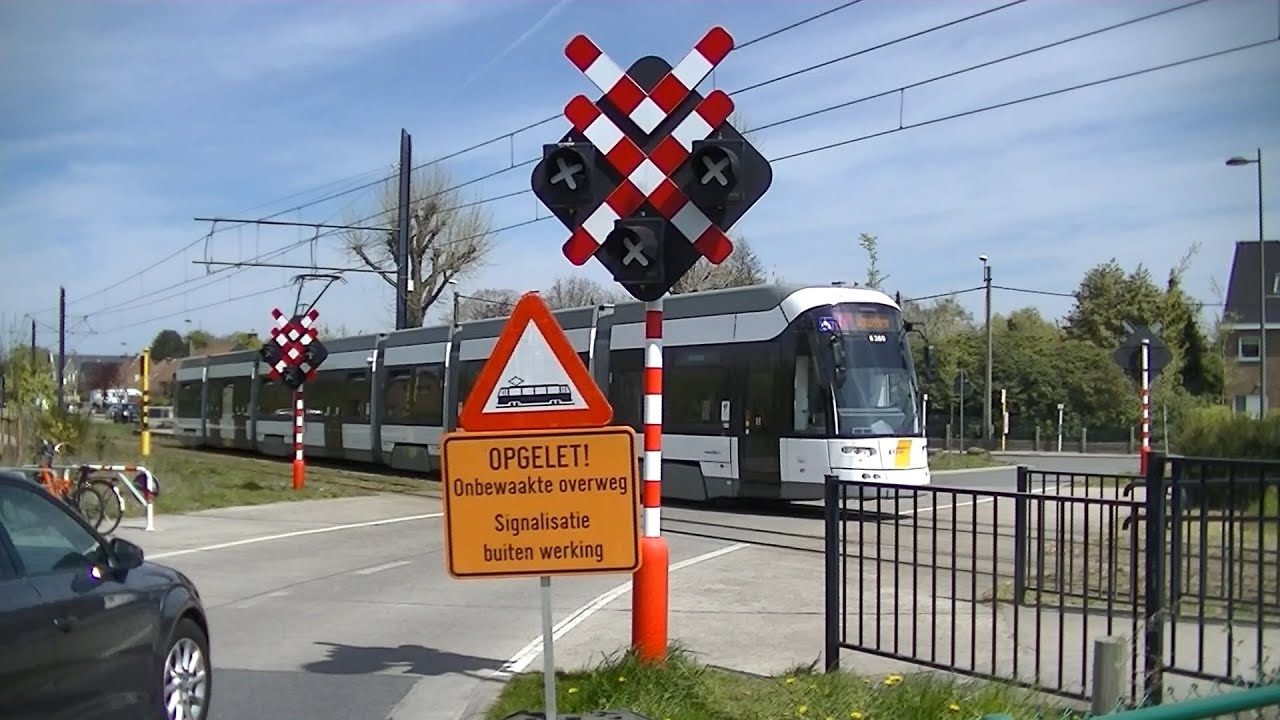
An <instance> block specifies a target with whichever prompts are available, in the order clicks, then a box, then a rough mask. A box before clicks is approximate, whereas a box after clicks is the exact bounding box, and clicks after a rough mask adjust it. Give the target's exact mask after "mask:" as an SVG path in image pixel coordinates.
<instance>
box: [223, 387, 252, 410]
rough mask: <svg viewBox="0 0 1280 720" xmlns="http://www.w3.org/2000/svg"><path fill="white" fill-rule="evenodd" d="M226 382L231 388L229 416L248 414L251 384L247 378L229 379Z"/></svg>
mask: <svg viewBox="0 0 1280 720" xmlns="http://www.w3.org/2000/svg"><path fill="white" fill-rule="evenodd" d="M227 382H228V383H229V384H230V385H231V387H232V388H233V390H232V395H231V398H232V400H231V404H232V409H231V414H232V415H236V416H244V415H248V414H249V390H250V388H251V386H252V384H253V382H252V381H251V380H250V379H249V378H247V377H238V378H229V379H228V380H227Z"/></svg>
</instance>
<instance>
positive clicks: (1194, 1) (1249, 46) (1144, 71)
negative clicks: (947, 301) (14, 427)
mask: <svg viewBox="0 0 1280 720" xmlns="http://www.w3.org/2000/svg"><path fill="white" fill-rule="evenodd" d="M1203 2H1207V0H1192V2H1188V3H1185V4H1183V5H1180V6H1176V7H1174V8H1168V9H1165V10H1162V11H1158V12H1155V13H1149V14H1147V15H1144V16H1141V17H1138V18H1134V19H1131V20H1127V21H1124V22H1121V23H1116V24H1113V25H1110V26H1107V27H1104V28H1100V29H1097V30H1094V31H1090V32H1088V33H1083V34H1080V35H1077V36H1073V37H1071V38H1067V39H1064V40H1059V41H1055V42H1053V43H1048V44H1046V45H1042V46H1039V47H1037V48H1033V49H1030V50H1025V51H1021V52H1018V53H1014V54H1012V55H1009V56H1005V57H1003V58H999V59H997V60H993V61H988V62H985V63H981V64H979V65H975V66H970V67H968V68H965V69H962V70H959V71H953V72H950V73H946V74H944V75H940V76H937V77H934V78H930V79H928V80H925V81H920V82H916V83H911V84H909V85H904V86H902V87H899V88H896V89H894V90H890V91H886V92H885V93H878V94H877V95H876V96H868V97H877V96H884V95H889V94H893V93H896V92H905V90H907V89H911V88H914V87H919V86H921V85H924V84H928V83H930V82H936V81H937V80H939V79H943V78H948V77H954V76H956V75H958V74H961V73H964V72H971V71H973V70H976V69H978V68H982V67H989V66H991V65H993V64H996V63H999V62H1007V61H1009V60H1012V59H1015V58H1018V57H1024V56H1026V55H1028V54H1031V53H1033V52H1039V51H1042V50H1045V49H1048V48H1051V47H1058V46H1060V45H1062V44H1064V43H1067V42H1074V41H1078V40H1080V39H1083V38H1085V37H1091V36H1093V35H1097V34H1099V33H1102V32H1107V31H1110V30H1114V29H1117V28H1119V27H1124V26H1127V25H1132V24H1134V23H1136V22H1141V21H1144V20H1149V19H1152V18H1154V17H1157V16H1160V15H1164V14H1167V13H1169V12H1174V11H1177V10H1181V9H1185V8H1188V7H1192V6H1194V5H1198V4H1201V3H1203ZM1275 41H1276V40H1275V39H1273V40H1266V41H1261V42H1256V43H1250V44H1246V45H1241V46H1237V47H1234V48H1230V49H1227V50H1222V51H1218V52H1214V53H1207V54H1204V55H1200V56H1197V57H1193V58H1187V59H1184V60H1179V61H1175V62H1171V63H1165V64H1162V65H1157V66H1154V67H1149V68H1144V69H1141V70H1137V71H1133V72H1129V73H1123V74H1119V75H1114V76H1110V77H1107V78H1102V79H1099V80H1094V81H1091V82H1087V83H1081V84H1077V85H1074V86H1070V87H1067V88H1060V89H1057V90H1053V91H1048V92H1044V93H1039V94H1036V95H1031V96H1027V97H1023V98H1019V99H1016V100H1012V101H1006V102H1002V103H996V104H992V105H988V106H984V107H981V108H976V109H972V110H968V111H964V112H960V113H954V114H951V115H947V116H943V117H939V118H934V119H931V120H927V121H922V122H918V123H913V124H909V125H908V124H900V125H899V127H897V128H892V129H889V130H885V131H881V132H877V133H871V134H867V135H863V136H859V137H855V138H850V139H848V140H843V141H840V142H836V143H829V144H826V145H822V146H818V147H813V148H809V149H806V150H802V151H798V152H794V153H790V154H787V155H782V156H779V157H776V158H772V159H771V162H782V161H785V160H789V159H792V158H796V157H801V156H805V155H809V154H814V153H818V152H823V151H826V150H830V149H834V148H837V147H843V146H845V145H849V144H852V143H856V142H860V141H863V140H869V139H873V138H878V137H883V136H887V135H891V134H893V133H896V132H901V131H903V130H909V129H915V128H918V127H924V126H927V125H932V124H936V123H940V122H943V121H946V120H952V119H957V118H961V117H967V116H970V115H976V114H979V113H982V112H989V111H991V110H996V109H1001V108H1005V107H1009V106H1012V105H1016V104H1020V103H1024V102H1029V101H1031V100H1038V99H1042V98H1046V97H1050V96H1054V95H1060V94H1064V93H1068V92H1073V91H1076V90H1081V89H1085V88H1089V87H1095V86H1098V85H1102V84H1105V83H1110V82H1116V81H1119V80H1123V79H1128V78H1132V77H1136V76H1139V75H1143V74H1147V73H1151V72H1155V71H1158V70H1165V69H1170V68H1174V67H1179V66H1181V65H1186V64H1190V63H1193V62H1198V61H1201V60H1206V59H1211V58H1214V57H1218V56H1222V55H1226V54H1230V53H1234V52H1240V51H1242V50H1248V49H1252V48H1256V47H1260V46H1262V45H1266V44H1269V43H1271V42H1275ZM868 97H864V98H859V99H857V100H854V101H849V102H845V103H838V104H836V105H832V106H828V107H826V108H822V109H819V110H817V111H810V112H807V113H803V114H800V115H796V116H793V117H791V118H784V119H783V120H779V121H777V122H774V123H771V124H770V125H767V126H762V127H760V128H755V129H752V130H749V131H748V133H750V132H758V131H760V130H763V129H766V128H769V127H776V126H778V125H781V124H784V123H787V122H794V121H795V120H798V119H803V118H806V117H812V116H814V115H816V114H820V113H822V112H828V111H830V110H832V109H836V108H840V107H847V106H849V105H851V104H855V103H857V102H863V101H865V100H866V99H868ZM538 160H539V158H531V159H530V160H527V161H525V162H523V163H519V164H517V165H513V166H511V167H509V168H504V169H502V170H497V171H494V172H491V173H488V174H486V175H484V176H481V177H479V178H475V179H473V180H470V181H467V182H466V183H463V184H460V185H459V186H455V187H461V186H464V185H467V184H472V183H475V182H479V181H481V180H484V179H488V178H490V177H494V176H496V175H499V174H502V173H504V172H509V171H510V170H511V169H514V168H517V167H521V166H526V165H530V164H534V163H536V162H537V161H538ZM452 189H455V188H449V189H446V190H445V191H441V192H442V193H443V192H447V191H448V190H452ZM528 192H530V191H529V190H520V191H515V192H511V193H507V194H505V195H502V196H498V197H495V198H487V199H482V200H479V201H475V202H472V203H469V204H470V205H477V204H481V203H485V202H492V201H494V200H497V199H505V198H510V197H516V196H518V195H523V194H525V193H528ZM437 194H438V193H437ZM432 197H434V195H433V196H432ZM426 199H428V198H423V199H421V200H419V201H416V202H421V201H423V200H426ZM388 212H390V210H384V211H380V212H378V213H375V214H374V215H371V216H369V217H367V218H364V219H362V220H360V221H357V222H358V223H362V222H366V221H368V220H372V219H375V218H377V217H378V216H380V215H385V214H387V213H388ZM547 219H550V216H548V217H542V218H535V219H534V220H531V221H526V222H522V223H518V224H517V225H516V226H514V227H523V226H527V225H530V224H533V223H536V222H541V221H543V220H547ZM505 229H509V228H500V229H498V230H495V231H492V232H493V233H497V232H501V231H503V230H505ZM329 234H331V233H324V234H320V235H318V236H317V237H316V238H311V239H308V240H306V241H304V242H300V243H296V244H294V245H291V246H286V247H285V248H282V249H280V250H277V251H275V252H272V253H269V256H275V255H278V254H279V253H281V252H286V251H287V250H289V249H293V248H294V247H298V246H300V245H302V244H305V242H313V241H315V240H317V239H319V238H320V237H325V236H327V235H329ZM480 236H483V234H482V235H477V236H471V237H466V238H460V239H457V240H455V241H452V242H454V243H456V242H465V241H468V240H471V239H475V237H480ZM253 259H263V256H259V257H258V258H253ZM356 267H359V266H356ZM216 272H221V271H215V273H216ZM236 272H240V271H236ZM211 274H212V273H211ZM232 274H233V275H234V274H235V273H234V272H233V273H232ZM186 282H190V281H186ZM181 284H185V283H179V284H178V285H181ZM171 287H176V286H171ZM166 289H167V288H166ZM156 292H160V291H156ZM152 294H154V293H152ZM130 302H132V301H130ZM126 304H128V303H126ZM102 312H105V310H104V311H99V313H102Z"/></svg>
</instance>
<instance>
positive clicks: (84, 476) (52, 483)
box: [36, 440, 124, 533]
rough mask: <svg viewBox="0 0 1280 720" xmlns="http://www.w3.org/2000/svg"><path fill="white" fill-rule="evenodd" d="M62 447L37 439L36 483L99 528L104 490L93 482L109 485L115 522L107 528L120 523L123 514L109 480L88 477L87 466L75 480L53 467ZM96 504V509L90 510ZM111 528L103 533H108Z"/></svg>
mask: <svg viewBox="0 0 1280 720" xmlns="http://www.w3.org/2000/svg"><path fill="white" fill-rule="evenodd" d="M65 447H66V443H62V442H59V443H50V442H49V441H47V440H41V441H40V450H39V460H38V461H37V464H36V476H37V478H38V482H39V483H40V485H41V486H42V487H43V488H44V489H45V491H46V492H48V493H49V494H50V495H52V496H53V497H55V498H57V499H59V500H61V501H62V502H64V503H66V504H67V505H68V506H69V507H70V508H71V509H72V510H75V511H76V512H77V513H78V514H79V515H80V516H81V517H83V518H84V519H85V520H87V521H88V522H89V523H90V524H92V525H93V527H94V529H95V530H96V529H100V528H101V526H102V522H103V520H104V519H106V514H107V509H106V505H107V502H106V498H105V497H104V495H105V493H103V492H102V491H101V490H98V489H97V488H96V487H94V486H95V485H107V486H108V487H110V488H111V490H112V494H113V495H114V496H115V499H116V507H117V508H119V512H118V513H117V514H116V518H115V522H113V523H112V524H111V530H114V529H115V528H116V526H117V525H119V524H120V516H121V515H123V513H124V507H123V502H122V500H121V498H120V496H119V491H118V490H117V489H116V488H115V486H114V485H112V484H111V483H107V482H105V481H102V480H100V479H96V478H91V477H90V476H91V474H92V472H91V471H90V470H89V468H88V467H85V466H83V465H82V466H81V467H80V469H79V471H78V473H77V477H76V479H75V480H74V481H73V480H72V479H71V477H70V474H69V473H68V471H67V469H64V470H63V471H62V473H61V474H59V473H58V472H57V471H56V469H55V468H54V466H53V461H54V459H55V458H56V457H57V455H58V453H60V452H62V451H63V449H64V448H65ZM95 504H96V507H97V512H90V509H92V508H93V507H94V506H95ZM111 530H106V531H104V532H106V533H109V532H111Z"/></svg>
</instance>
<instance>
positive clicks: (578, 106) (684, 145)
mask: <svg viewBox="0 0 1280 720" xmlns="http://www.w3.org/2000/svg"><path fill="white" fill-rule="evenodd" d="M731 114H733V100H731V99H730V98H729V96H728V95H726V94H725V93H724V92H723V91H721V90H714V91H712V92H711V93H710V94H709V95H707V96H706V97H705V98H703V99H702V102H700V103H698V106H697V107H696V108H694V110H693V112H691V113H689V115H688V116H687V117H686V118H685V119H684V120H682V121H681V122H680V124H679V125H677V126H676V127H675V129H674V130H672V131H671V134H670V135H668V136H666V137H664V138H663V139H662V140H661V141H660V142H659V143H658V146H657V147H656V148H654V150H653V152H652V153H651V154H649V155H645V153H644V151H643V150H641V149H640V147H639V146H638V145H636V143H635V141H633V140H632V139H631V138H629V137H627V135H626V133H624V132H622V130H621V129H620V128H619V127H618V125H617V123H615V122H613V121H612V120H610V119H609V118H608V116H606V115H605V114H604V113H603V112H601V111H600V108H598V107H597V106H596V104H595V103H593V102H591V100H590V99H588V98H587V97H586V96H585V95H578V96H577V97H575V98H573V99H572V100H570V101H569V104H568V105H567V106H565V109H564V115H565V117H566V118H568V119H569V122H571V123H573V126H574V128H576V129H577V130H578V132H580V133H582V134H583V135H585V136H586V138H587V140H589V141H590V142H591V144H593V145H595V146H596V147H597V148H599V149H600V151H601V152H603V153H604V154H605V157H606V158H608V160H609V163H610V164H611V165H613V167H614V168H615V169H616V170H617V171H618V173H619V174H621V175H622V177H623V180H622V182H621V183H619V184H618V187H617V188H615V189H614V190H613V192H611V193H609V196H608V197H607V198H605V201H604V202H603V203H601V204H600V207H598V208H596V210H595V212H593V213H591V215H590V217H588V218H587V219H586V220H585V221H583V223H582V224H581V225H579V226H578V227H577V228H576V229H575V230H574V231H573V235H571V236H570V237H569V240H568V241H567V242H565V244H564V254H565V257H567V258H569V261H570V262H572V263H574V264H575V265H581V264H583V263H585V262H586V261H587V260H588V259H590V258H591V256H592V255H593V254H594V253H595V252H596V250H597V249H598V248H599V247H600V245H601V243H603V242H604V240H605V238H607V237H608V236H609V233H610V232H611V231H612V230H613V227H614V222H615V221H617V220H618V219H619V218H623V217H626V216H628V215H630V214H631V213H633V212H635V211H636V209H637V208H639V207H640V206H641V205H642V204H643V203H644V202H645V201H646V200H648V201H649V203H650V204H651V205H653V207H654V209H656V210H657V211H658V212H659V213H661V214H662V216H663V217H665V218H667V219H668V220H670V221H671V224H672V225H674V226H675V228H676V230H678V231H679V232H680V233H681V234H682V235H684V236H685V237H686V238H688V239H689V242H691V243H693V246H694V247H695V248H697V250H698V252H700V253H702V255H703V256H704V257H706V258H707V259H708V260H710V261H711V262H713V263H715V264H717V265H718V264H720V263H721V262H723V261H724V259H725V258H727V257H729V254H730V253H732V252H733V243H732V242H731V241H730V240H729V238H728V236H727V235H725V234H724V231H722V230H721V229H720V228H718V227H716V225H715V223H712V222H711V220H710V219H709V218H708V217H707V216H706V213H704V212H702V210H700V209H699V208H698V206H697V205H694V204H693V203H692V202H690V201H689V197H688V196H687V195H685V194H684V192H683V191H681V190H680V188H679V186H677V185H676V184H675V183H674V182H672V180H671V178H670V175H671V174H672V173H674V172H675V171H676V170H677V169H678V168H679V167H680V164H681V163H683V162H684V161H685V159H686V158H688V157H689V153H690V152H691V151H692V149H693V141H694V140H703V139H705V138H706V137H707V136H708V135H710V134H711V132H712V131H713V130H715V129H716V128H717V127H719V126H720V125H721V124H722V123H724V122H725V121H726V120H728V119H729V116H730V115H731Z"/></svg>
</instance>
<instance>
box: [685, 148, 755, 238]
mask: <svg viewBox="0 0 1280 720" xmlns="http://www.w3.org/2000/svg"><path fill="white" fill-rule="evenodd" d="M745 145H746V141H745V140H722V139H714V140H694V141H693V151H692V152H691V153H690V154H689V160H688V164H689V170H690V172H691V174H692V178H691V179H690V180H689V186H688V188H686V190H685V193H686V194H687V195H688V196H689V199H690V200H692V201H693V202H695V203H697V204H698V205H699V206H701V207H702V209H703V210H712V209H715V210H720V209H723V208H725V207H727V206H728V205H731V204H734V203H737V202H739V201H740V200H742V184H741V181H740V178H741V173H742V161H741V159H740V158H741V157H742V154H743V148H744V146H745ZM722 229H723V228H722Z"/></svg>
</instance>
